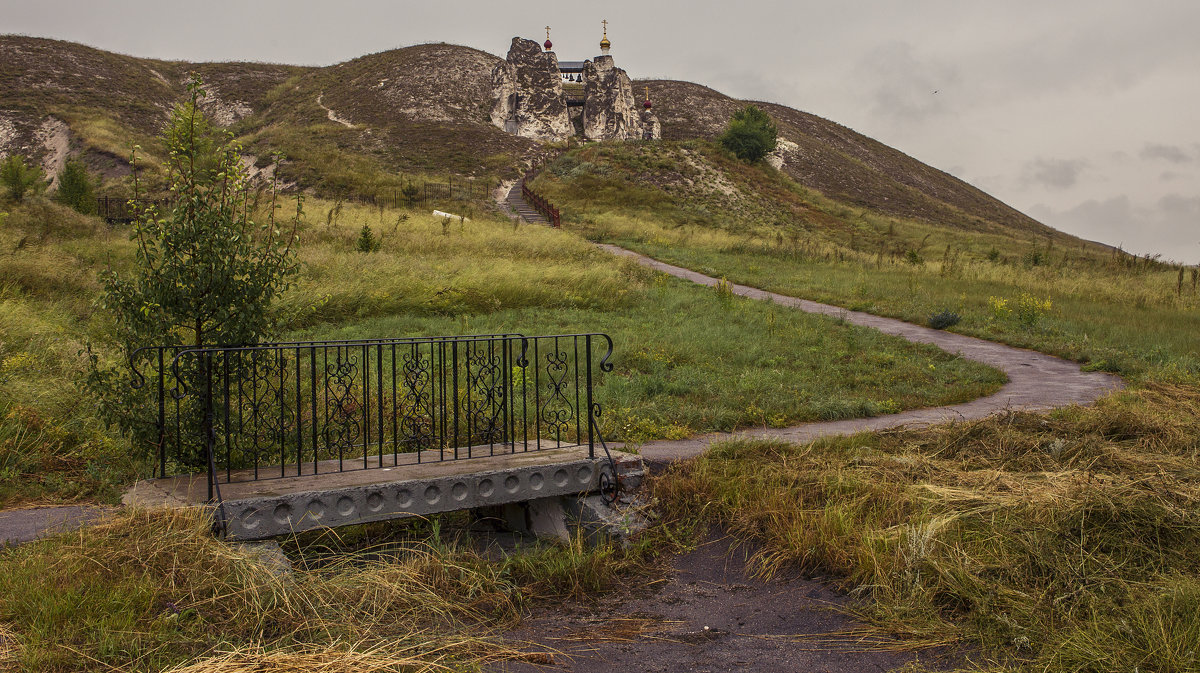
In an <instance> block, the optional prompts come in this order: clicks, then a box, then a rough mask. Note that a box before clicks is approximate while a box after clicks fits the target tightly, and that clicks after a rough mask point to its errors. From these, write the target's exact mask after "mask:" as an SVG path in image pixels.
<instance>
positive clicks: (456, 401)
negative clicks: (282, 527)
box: [130, 334, 612, 498]
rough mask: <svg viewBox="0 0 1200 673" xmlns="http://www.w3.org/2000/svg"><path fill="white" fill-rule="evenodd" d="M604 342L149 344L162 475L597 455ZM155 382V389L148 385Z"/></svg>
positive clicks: (595, 338) (142, 360)
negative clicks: (558, 452)
mask: <svg viewBox="0 0 1200 673" xmlns="http://www.w3.org/2000/svg"><path fill="white" fill-rule="evenodd" d="M611 355H612V340H611V339H610V338H609V337H608V336H607V335H605V334H566V335H553V336H536V337H528V336H523V335H520V334H494V335H475V336H453V337H420V338H402V339H367V340H350V341H317V342H287V343H269V344H256V345H252V346H221V347H209V348H187V347H175V346H172V347H166V346H164V347H151V348H144V349H139V350H138V351H135V352H134V353H133V355H132V356H131V363H130V364H131V367H132V368H133V386H134V388H135V389H138V390H141V391H143V392H144V393H147V394H146V395H143V398H142V400H141V402H140V403H141V404H142V405H144V406H143V408H144V409H145V411H146V412H148V413H149V414H150V415H152V416H156V418H155V421H154V422H153V424H152V427H147V428H145V430H146V432H143V433H141V436H142V437H143V441H146V442H148V443H149V444H151V445H152V448H153V450H154V451H155V452H156V453H157V457H158V464H159V465H158V473H159V476H167V475H168V474H174V473H179V472H201V471H206V472H209V495H210V498H211V497H212V494H213V488H214V485H216V484H219V483H227V482H232V481H245V480H259V479H277V478H282V477H291V476H299V475H311V474H320V473H324V472H344V471H348V470H362V469H372V468H380V467H393V466H397V465H404V464H413V463H424V462H433V461H447V460H459V459H467V458H477V457H482V456H494V455H498V454H503V453H517V452H525V451H537V450H542V449H549V448H559V447H564V446H586V447H587V448H588V452H589V456H591V457H595V456H596V444H597V443H598V442H599V443H601V446H602V450H604V448H603V440H602V438H600V437H599V433H598V431H597V428H596V423H595V419H596V418H598V417H599V414H600V405H599V404H598V403H597V402H596V400H595V396H594V393H595V388H596V385H597V384H598V383H599V380H600V377H601V376H602V375H603V373H604V372H608V371H611V370H612V365H611V364H610V363H609V358H610V356H611ZM147 384H149V385H147Z"/></svg>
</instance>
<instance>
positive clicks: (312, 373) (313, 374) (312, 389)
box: [308, 346, 321, 474]
mask: <svg viewBox="0 0 1200 673" xmlns="http://www.w3.org/2000/svg"><path fill="white" fill-rule="evenodd" d="M308 381H309V393H310V394H311V395H312V452H313V474H316V473H317V472H319V471H320V469H321V468H319V467H318V466H317V461H318V460H319V459H320V455H319V454H320V451H319V450H318V449H317V431H318V428H317V426H318V425H320V423H318V422H317V347H316V346H313V347H312V349H311V350H309V351H308Z"/></svg>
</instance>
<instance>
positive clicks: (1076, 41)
mask: <svg viewBox="0 0 1200 673" xmlns="http://www.w3.org/2000/svg"><path fill="white" fill-rule="evenodd" d="M601 19H608V20H609V27H610V30H609V38H610V39H611V40H612V42H613V52H612V53H613V55H614V57H615V58H616V59H617V64H618V65H620V66H621V67H624V68H625V69H626V70H628V71H629V72H630V74H631V75H632V76H634V77H665V78H671V79H683V80H690V81H694V82H699V83H702V84H706V85H708V86H711V87H713V88H715V89H717V90H719V91H722V92H724V93H727V94H729V95H732V96H736V97H739V98H755V99H762V100H769V101H774V102H778V103H783V104H786V105H790V106H792V107H796V108H799V109H801V110H805V111H807V112H811V113H814V114H817V115H820V116H822V117H826V118H829V119H832V120H834V121H837V122H840V123H842V124H845V125H847V126H849V127H851V128H854V129H855V130H857V131H859V132H862V133H865V134H866V135H869V136H871V137H873V138H876V139H878V140H880V141H882V142H884V143H887V144H889V145H891V146H893V147H896V148H898V149H900V150H902V151H904V152H907V153H908V154H911V155H912V156H914V157H916V158H917V159H920V160H921V161H924V162H926V163H928V164H931V165H933V166H936V167H938V168H941V169H942V170H945V171H947V172H950V173H952V174H954V175H956V176H958V177H960V178H962V179H964V180H967V181H968V182H970V183H972V184H974V185H976V186H978V187H980V188H982V189H984V190H985V191H987V192H989V193H991V194H993V195H994V196H996V197H998V198H1000V199H1002V200H1004V201H1005V202H1007V203H1009V204H1010V205H1012V206H1014V207H1016V208H1017V209H1019V210H1022V211H1024V212H1026V213H1028V214H1030V215H1032V216H1033V217H1035V218H1037V219H1039V220H1041V221H1043V222H1045V223H1046V224H1049V225H1051V226H1054V227H1057V228H1059V229H1062V230H1064V231H1068V232H1070V233H1073V234H1076V235H1079V236H1083V237H1085V238H1090V239H1094V240H1099V241H1103V242H1106V243H1111V244H1114V245H1123V246H1124V247H1125V249H1126V250H1131V251H1133V252H1137V253H1159V254H1162V255H1163V256H1164V257H1166V258H1170V259H1174V260H1177V261H1186V262H1189V263H1200V112H1198V108H1200V38H1198V37H1197V29H1198V28H1200V2H1196V1H1195V0H1173V1H1165V0H1138V1H1134V0H1036V1H1034V0H996V1H994V2H991V3H982V2H970V1H969V0H968V1H964V0H905V1H900V0H845V1H842V2H833V1H824V2H803V1H797V0H793V1H791V2H772V1H766V0H764V1H754V0H742V1H740V2H731V1H729V0H723V1H719V2H718V1H710V0H703V1H699V2H686V3H685V2H652V1H650V0H641V1H637V2H634V1H629V0H610V1H608V2H604V3H598V2H563V1H561V0H559V1H557V2H546V1H522V0H518V1H516V2H507V3H505V2H474V1H473V2H465V1H464V2H454V1H448V0H447V1H443V2H436V1H423V2H397V1H391V2H385V1H382V0H381V1H376V2H368V1H365V0H364V1H354V0H341V1H335V2H329V1H328V0H325V1H323V2H308V1H306V0H293V1H291V2H280V1H276V0H271V1H255V0H241V1H239V2H229V1H227V0H215V1H209V2H186V3H185V2H176V1H171V0H165V1H164V0H120V1H109V2H100V1H96V0H91V1H88V2H64V1H62V0H37V1H35V2H31V1H29V0H19V1H16V0H0V32H2V33H23V34H28V35H37V36H45V37H56V38H61V39H67V40H74V41H78V42H83V43H86V44H89V45H92V46H95V47H100V48H103V49H109V50H114V51H119V52H122V53H127V54H132V55H135V56H150V57H157V58H169V59H183V60H235V59H236V60H256V61H272V62H283V63H295V64H314V65H326V64H330V63H336V62H338V61H343V60H347V59H350V58H354V57H356V56H361V55H363V54H367V53H372V52H377V51H382V50H385V49H390V48H393V47H398V46H404V45H409V44H416V43H421V42H441V41H444V42H452V43H456V44H465V45H469V46H472V47H476V48H479V49H483V50H485V51H490V52H492V53H495V54H497V55H503V54H504V52H505V51H506V50H507V48H508V43H509V40H510V38H511V37H512V36H513V35H521V36H524V37H531V38H538V39H543V36H544V31H543V30H542V27H543V26H545V25H547V24H549V25H551V26H552V27H553V35H552V37H553V39H554V42H555V51H557V52H558V54H559V57H560V58H562V59H579V58H588V57H591V56H593V55H594V53H595V52H596V51H597V47H596V43H597V42H598V40H599V37H600V34H599V29H600V20H601ZM935 92H936V93H935Z"/></svg>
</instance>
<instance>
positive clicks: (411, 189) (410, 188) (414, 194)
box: [400, 181, 421, 208]
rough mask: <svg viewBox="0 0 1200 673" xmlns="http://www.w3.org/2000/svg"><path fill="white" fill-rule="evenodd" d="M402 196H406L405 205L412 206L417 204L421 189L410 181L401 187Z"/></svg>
mask: <svg viewBox="0 0 1200 673" xmlns="http://www.w3.org/2000/svg"><path fill="white" fill-rule="evenodd" d="M400 196H401V197H403V198H404V203H405V205H407V206H409V207H410V208H411V207H412V206H415V205H417V199H418V198H420V196H421V190H420V189H419V188H417V186H416V185H414V184H413V183H412V182H411V181H410V182H407V183H405V185H404V186H403V187H401V188H400Z"/></svg>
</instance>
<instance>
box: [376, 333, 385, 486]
mask: <svg viewBox="0 0 1200 673" xmlns="http://www.w3.org/2000/svg"><path fill="white" fill-rule="evenodd" d="M375 406H376V407H377V408H376V413H377V418H378V419H379V422H378V423H376V425H375V427H376V430H375V432H376V434H377V435H378V436H377V437H376V438H375V443H376V444H377V445H378V446H379V465H378V466H377V467H383V435H384V432H383V344H375Z"/></svg>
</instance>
